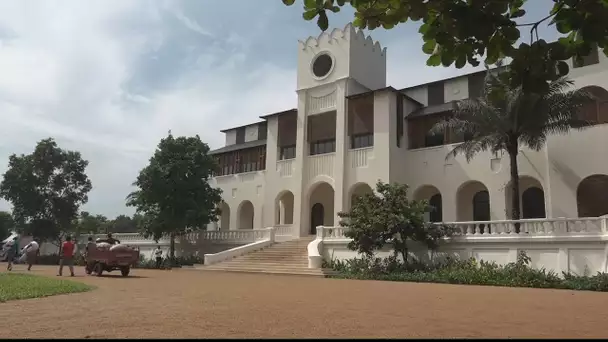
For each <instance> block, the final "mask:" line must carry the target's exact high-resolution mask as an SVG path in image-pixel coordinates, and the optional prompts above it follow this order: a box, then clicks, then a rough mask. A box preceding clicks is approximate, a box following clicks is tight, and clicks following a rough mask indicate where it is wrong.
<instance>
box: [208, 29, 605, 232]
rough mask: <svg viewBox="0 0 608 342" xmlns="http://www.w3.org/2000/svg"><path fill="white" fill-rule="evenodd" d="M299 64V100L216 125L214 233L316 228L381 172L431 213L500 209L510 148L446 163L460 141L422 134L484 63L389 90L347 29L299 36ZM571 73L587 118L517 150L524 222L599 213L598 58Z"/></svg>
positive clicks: (472, 86)
mask: <svg viewBox="0 0 608 342" xmlns="http://www.w3.org/2000/svg"><path fill="white" fill-rule="evenodd" d="M412 49H418V46H417V45H416V46H412ZM424 67H425V66H422V65H421V68H424ZM297 72H298V74H297V84H296V92H297V94H298V103H297V106H296V107H297V108H294V109H287V110H285V111H282V112H279V113H272V114H266V115H263V116H261V117H260V118H261V120H260V121H259V122H256V123H252V124H249V125H244V126H241V127H235V128H230V129H225V130H223V131H222V132H223V133H225V135H226V145H225V146H224V147H222V148H220V149H217V150H215V151H213V152H212V154H213V155H215V156H216V157H217V159H218V161H219V164H220V169H221V170H220V171H219V173H218V175H217V177H215V178H214V185H215V186H217V187H219V188H221V189H222V190H223V198H224V202H225V203H224V204H223V207H222V211H223V214H222V217H221V220H220V222H219V224H218V226H219V229H220V230H230V229H251V228H261V227H270V226H277V225H280V226H288V227H289V229H290V232H291V233H292V234H294V235H296V236H300V237H303V236H307V235H309V234H315V233H316V232H315V227H316V226H320V225H323V226H335V225H338V216H337V213H338V212H340V211H344V210H348V209H349V206H350V205H351V202H352V200H353V198H354V196H355V195H357V194H361V193H365V192H370V191H372V189H373V188H374V187H375V184H376V182H377V181H379V180H381V181H383V182H397V183H405V184H408V185H409V187H410V194H411V196H413V198H415V199H426V200H429V201H430V203H431V205H434V206H435V207H436V208H437V211H436V212H433V213H432V214H431V215H430V216H431V217H430V219H431V220H432V221H446V222H455V221H490V220H505V219H506V218H507V217H508V215H507V213H508V212H509V206H510V203H511V202H510V200H509V198H510V196H511V194H510V191H509V187H508V183H509V178H510V177H509V157H508V155H506V154H504V155H503V154H499V155H494V154H491V153H489V152H487V153H481V154H479V155H478V156H477V157H475V158H474V159H473V160H472V161H471V162H470V163H467V161H466V159H465V158H464V156H457V157H456V158H451V159H448V160H446V155H447V154H448V153H449V152H450V150H451V149H452V148H453V147H454V146H455V145H456V144H458V143H459V142H460V141H462V137H459V136H456V135H454V134H450V132H445V134H442V135H434V136H430V135H428V134H427V132H428V131H429V129H430V128H431V127H432V126H433V125H434V124H435V123H436V122H438V121H439V120H441V119H442V118H444V117H446V116H447V115H449V114H450V111H451V109H452V108H453V106H454V104H455V102H456V101H458V100H462V99H466V98H470V97H474V96H477V95H478V94H479V93H480V90H481V88H482V82H483V79H484V75H485V71H482V72H476V73H472V74H468V75H464V76H458V77H454V78H449V79H444V80H440V81H436V82H432V83H427V84H421V85H417V86H413V87H409V88H405V89H396V88H393V87H391V86H388V85H387V84H386V74H387V70H386V48H383V47H382V46H381V45H380V43H378V42H375V41H373V40H372V38H371V37H366V36H364V34H363V32H361V31H359V30H355V29H354V28H353V27H352V26H351V25H347V26H346V27H345V28H344V29H343V30H340V29H335V30H333V31H331V32H328V33H323V34H321V35H320V36H319V37H318V38H314V37H310V38H308V39H306V40H305V41H301V42H299V44H298V71H297ZM569 76H570V77H571V78H572V79H573V80H574V81H575V83H576V86H577V87H587V88H588V89H590V90H591V91H592V92H593V94H595V95H596V96H597V97H598V102H596V103H592V104H590V106H589V108H588V110H586V111H585V114H584V115H586V118H587V119H589V120H593V121H595V122H597V125H596V126H594V127H592V128H589V129H587V130H585V131H582V132H571V133H570V134H568V135H564V136H555V137H551V138H550V139H549V140H548V142H547V145H546V147H545V148H543V149H542V150H541V151H539V152H536V151H531V150H528V149H526V148H523V147H522V149H521V152H520V157H519V170H520V175H521V193H520V194H519V196H520V197H521V203H522V208H521V209H522V215H523V218H560V217H566V218H576V217H598V216H602V215H605V214H608V152H604V149H605V148H606V147H608V126H605V125H604V123H607V122H608V91H606V90H605V88H606V87H608V59H607V58H606V57H605V56H603V54H601V53H599V54H598V51H596V52H595V53H594V54H593V55H591V56H589V57H588V58H587V59H586V61H585V63H584V64H582V65H574V66H573V67H572V66H571V72H570V75H569ZM604 156H605V157H604Z"/></svg>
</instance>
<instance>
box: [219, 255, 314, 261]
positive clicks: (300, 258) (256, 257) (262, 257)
mask: <svg viewBox="0 0 608 342" xmlns="http://www.w3.org/2000/svg"><path fill="white" fill-rule="evenodd" d="M234 259H239V260H285V261H289V260H293V261H307V260H308V257H307V256H306V257H304V256H297V255H292V256H269V255H245V256H241V257H235V258H232V259H229V260H234Z"/></svg>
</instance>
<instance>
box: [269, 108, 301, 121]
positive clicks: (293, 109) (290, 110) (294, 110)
mask: <svg viewBox="0 0 608 342" xmlns="http://www.w3.org/2000/svg"><path fill="white" fill-rule="evenodd" d="M294 112H295V113H297V112H298V109H297V108H291V109H287V110H284V111H281V112H276V113H272V114H266V115H262V116H260V119H264V120H268V118H270V117H272V116H276V115H283V114H288V113H294Z"/></svg>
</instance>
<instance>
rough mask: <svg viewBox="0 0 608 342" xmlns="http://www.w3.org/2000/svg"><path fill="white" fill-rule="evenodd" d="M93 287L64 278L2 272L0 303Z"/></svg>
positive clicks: (0, 276) (0, 277) (75, 291)
mask: <svg viewBox="0 0 608 342" xmlns="http://www.w3.org/2000/svg"><path fill="white" fill-rule="evenodd" d="M92 289H93V287H92V286H89V285H86V284H83V283H79V282H75V281H70V280H64V279H53V278H49V277H42V276H36V275H31V274H23V273H0V303H3V302H6V301H9V300H17V299H27V298H40V297H48V296H54V295H58V294H65V293H78V292H85V291H90V290H92Z"/></svg>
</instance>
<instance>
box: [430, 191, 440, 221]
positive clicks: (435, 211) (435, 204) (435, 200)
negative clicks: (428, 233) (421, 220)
mask: <svg viewBox="0 0 608 342" xmlns="http://www.w3.org/2000/svg"><path fill="white" fill-rule="evenodd" d="M429 206H430V207H431V208H432V210H431V212H430V213H429V222H443V212H442V211H443V207H442V203H441V194H435V195H433V196H431V199H429Z"/></svg>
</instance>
